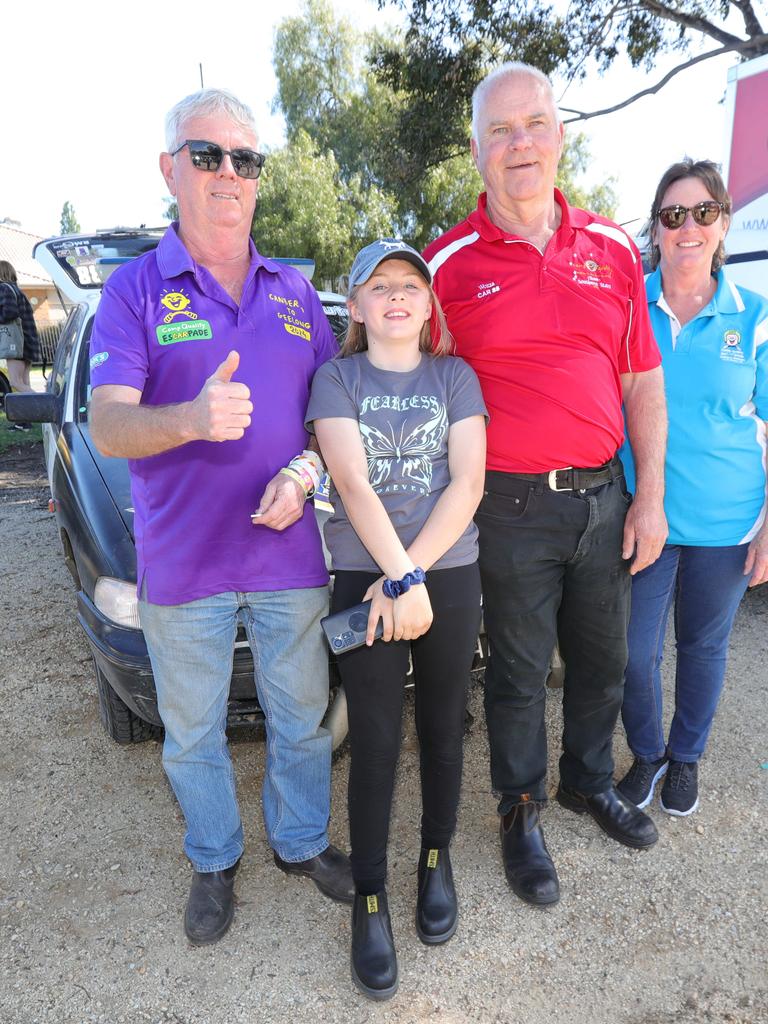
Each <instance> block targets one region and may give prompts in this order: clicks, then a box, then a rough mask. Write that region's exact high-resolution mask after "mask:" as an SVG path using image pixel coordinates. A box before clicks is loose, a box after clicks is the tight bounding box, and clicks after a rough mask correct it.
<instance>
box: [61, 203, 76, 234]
mask: <svg viewBox="0 0 768 1024" xmlns="http://www.w3.org/2000/svg"><path fill="white" fill-rule="evenodd" d="M79 233H80V222H79V221H78V219H77V217H76V216H75V208H74V206H73V205H72V203H70V201H69V200H68V199H67V201H66V202H65V203H64V205H63V206H62V208H61V222H60V224H59V234H61V235H77V234H79Z"/></svg>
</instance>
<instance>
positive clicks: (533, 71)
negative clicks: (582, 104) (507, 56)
mask: <svg viewBox="0 0 768 1024" xmlns="http://www.w3.org/2000/svg"><path fill="white" fill-rule="evenodd" d="M512 75H529V76H530V77H531V78H535V79H536V80H537V81H538V82H539V83H540V84H541V85H543V86H544V87H545V89H546V90H547V92H548V93H549V96H550V98H551V100H552V106H553V107H554V110H555V114H556V115H557V118H558V120H560V114H559V113H558V110H557V103H556V102H555V94H554V92H553V91H552V83H551V82H550V80H549V78H548V77H547V76H546V75H545V74H544V72H543V71H540V70H539V69H538V68H536V67H534V66H533V64H524V63H523V62H522V61H519V60H509V61H507V62H506V63H505V64H499V66H498V67H497V68H494V69H493V71H490V72H489V73H488V74H487V75H486V76H485V78H484V79H483V80H482V82H480V83H479V85H477V86H476V87H475V91H474V92H473V93H472V138H473V139H474V140H475V142H477V132H478V121H479V119H480V111H481V110H482V108H483V103H484V102H485V99H486V96H487V95H488V93H489V92H490V91H491V89H492V88H493V87H494V85H496V83H497V82H499V81H500V80H501V79H502V78H509V77H511V76H512Z"/></svg>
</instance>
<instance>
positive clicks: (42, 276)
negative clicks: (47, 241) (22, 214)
mask: <svg viewBox="0 0 768 1024" xmlns="http://www.w3.org/2000/svg"><path fill="white" fill-rule="evenodd" d="M40 241H42V235H33V234H32V233H31V232H29V231H23V230H22V229H21V228H18V227H14V226H13V225H11V224H3V223H0V260H7V261H8V262H9V263H11V264H13V267H14V270H15V271H16V275H17V277H18V279H19V285H20V286H21V287H22V288H24V287H27V288H34V287H38V288H40V287H46V286H52V285H53V281H52V280H51V278H50V277H49V276H48V274H46V272H45V271H44V270H43V268H42V267H41V266H40V264H39V263H38V262H37V260H36V259H34V257H33V256H32V250H33V249H34V247H35V245H36V244H37V243H38V242H40Z"/></svg>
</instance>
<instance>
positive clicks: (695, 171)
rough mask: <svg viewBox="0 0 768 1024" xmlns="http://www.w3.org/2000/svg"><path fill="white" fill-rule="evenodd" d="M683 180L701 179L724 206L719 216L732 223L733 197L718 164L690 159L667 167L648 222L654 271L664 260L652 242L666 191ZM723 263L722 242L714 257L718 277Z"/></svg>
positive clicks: (658, 186) (713, 269) (716, 199)
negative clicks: (660, 260)
mask: <svg viewBox="0 0 768 1024" xmlns="http://www.w3.org/2000/svg"><path fill="white" fill-rule="evenodd" d="M683 178H698V179H699V181H701V182H703V184H704V187H705V188H706V190H707V192H709V194H710V195H711V196H712V198H713V199H714V200H715V202H717V203H722V204H723V211H722V213H721V214H720V216H721V217H724V218H725V219H726V221H730V219H731V197H730V196H729V195H728V189H727V188H726V187H725V182H724V181H723V179H722V176H721V174H720V171H719V170H718V167H717V164H716V163H714V162H713V161H712V160H691V158H690V157H688V156H687V157H686V158H685V159H684V160H681V161H680V162H679V163H676V164H672V166H671V167H668V168H667V169H666V171H664V173H663V174H662V176H661V181H660V182H659V184H658V185H657V186H656V195H655V196H654V197H653V204H652V206H651V219H650V222H649V232H648V233H649V236H650V240H651V251H650V253H649V255H648V262H649V263H650V265H651V269H652V270H655V269H656V267H658V265H659V259H660V257H661V254H660V252H659V247H658V245H657V244H656V242H655V241H654V240H653V235H654V231H655V229H656V226H657V222H658V218H659V210H660V209H661V204H662V203H663V202H664V196H665V195H666V194H667V189H668V188H670V187H671V186H672V185H674V184H675V182H676V181H681V180H682V179H683ZM726 227H727V224H726ZM724 263H725V245H724V244H723V242H722V241H721V242H720V244H719V245H718V247H717V249H715V251H714V253H713V255H712V273H713V274H714V273H716V272H717V271H718V270H719V269H720V267H722V265H723V264H724Z"/></svg>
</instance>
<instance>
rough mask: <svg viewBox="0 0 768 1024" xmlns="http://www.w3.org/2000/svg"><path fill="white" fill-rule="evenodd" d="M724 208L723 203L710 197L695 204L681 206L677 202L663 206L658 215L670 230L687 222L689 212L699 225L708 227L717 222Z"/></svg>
mask: <svg viewBox="0 0 768 1024" xmlns="http://www.w3.org/2000/svg"><path fill="white" fill-rule="evenodd" d="M724 209H725V206H724V204H723V203H718V202H716V201H715V200H714V199H708V200H706V202H703V203H696V205H695V206H681V205H680V204H679V203H675V205H674V206H663V207H662V208H661V209H660V210H659V212H658V213H657V214H656V216H657V217H658V218H659V222H660V223H661V224H663V225H664V227H665V228H667V229H668V230H669V231H677V229H678V228H681V227H682V226H683V224H685V220H686V217H687V216H688V214H689V213H690V214H691V216H692V217H693V219H694V221H695V223H696V224H698V225H699V227H702V228H706V227H709V225H710V224H714V223H715V221H716V220H717V218H718V217H719V216H720V213H721V212H722V211H723V210H724Z"/></svg>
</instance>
